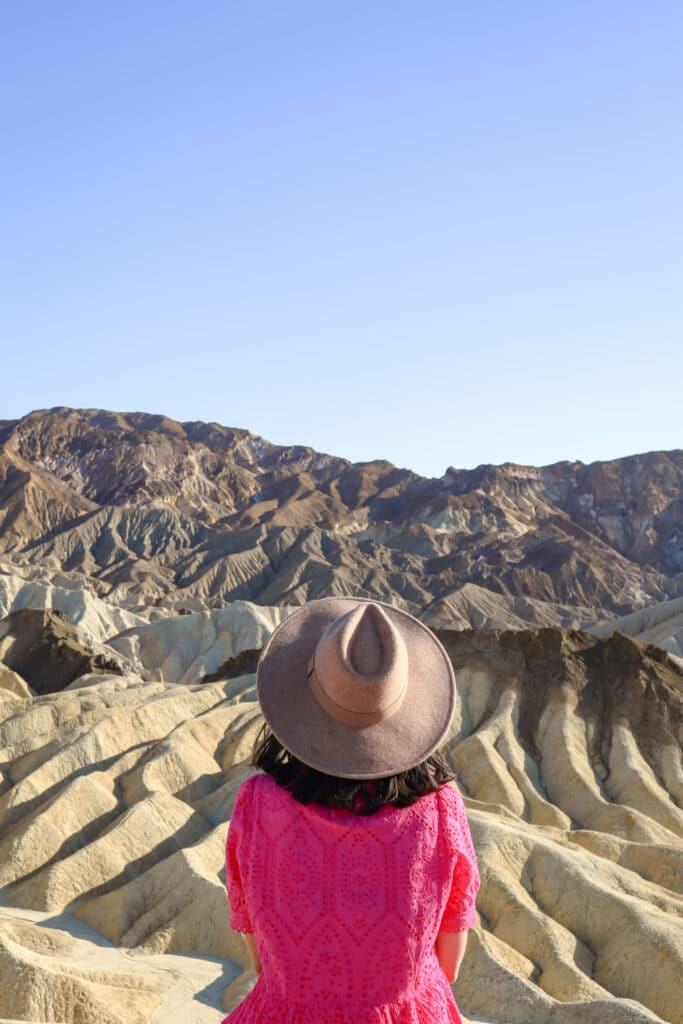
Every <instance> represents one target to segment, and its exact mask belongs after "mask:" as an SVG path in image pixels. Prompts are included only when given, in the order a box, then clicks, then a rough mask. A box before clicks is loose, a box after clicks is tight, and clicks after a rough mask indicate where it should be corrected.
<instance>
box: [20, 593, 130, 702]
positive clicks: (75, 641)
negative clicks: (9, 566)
mask: <svg viewBox="0 0 683 1024" xmlns="http://www.w3.org/2000/svg"><path fill="white" fill-rule="evenodd" d="M0 659H1V660H2V662H3V663H4V664H5V665H6V666H7V668H9V669H12V670H14V671H15V672H17V673H18V674H19V675H20V676H21V677H22V678H23V679H24V680H25V681H26V683H28V685H29V686H30V687H31V688H32V690H33V691H34V692H35V693H55V692H57V691H58V690H63V689H64V688H65V687H66V686H68V685H69V683H71V682H73V681H74V680H75V679H77V678H78V677H79V676H81V675H84V674H85V673H90V672H121V673H123V672H126V671H128V670H130V669H131V668H132V665H131V663H130V661H129V660H128V659H126V658H125V657H122V656H121V655H120V654H119V653H118V652H116V651H114V650H113V649H111V648H109V647H107V646H106V645H105V644H89V643H88V642H87V641H86V640H85V639H84V638H83V637H81V636H80V635H79V633H78V630H77V629H76V627H75V626H73V625H72V624H71V623H70V622H69V621H68V620H67V618H66V616H65V615H64V613H63V612H61V611H60V610H59V609H54V610H52V611H41V610H39V609H35V608H21V609H19V610H18V611H14V612H10V614H9V615H8V616H7V617H6V618H5V619H2V620H0Z"/></svg>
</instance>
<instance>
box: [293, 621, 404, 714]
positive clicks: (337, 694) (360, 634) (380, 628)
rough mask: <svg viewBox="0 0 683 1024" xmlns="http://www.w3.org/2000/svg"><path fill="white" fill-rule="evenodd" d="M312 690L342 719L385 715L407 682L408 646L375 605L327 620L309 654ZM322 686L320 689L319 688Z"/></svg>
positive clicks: (394, 706)
mask: <svg viewBox="0 0 683 1024" xmlns="http://www.w3.org/2000/svg"><path fill="white" fill-rule="evenodd" d="M312 660H313V667H314V677H315V678H314V683H315V686H314V693H315V695H316V697H317V699H318V700H319V701H320V698H321V697H322V698H323V702H324V706H325V709H326V710H327V711H328V712H329V713H330V714H332V715H334V716H335V717H337V718H339V719H340V720H341V721H347V722H349V724H351V720H353V719H354V718H356V716H358V721H357V724H362V722H363V716H367V718H368V720H369V719H370V718H377V716H379V718H380V719H381V718H387V717H389V715H391V714H393V713H394V712H395V711H397V710H398V708H399V706H400V703H401V700H402V698H403V695H404V693H405V691H406V687H407V684H408V650H407V647H406V644H405V641H404V639H403V637H402V636H401V633H400V632H399V630H398V629H397V628H396V626H395V625H394V623H393V622H392V621H391V620H390V619H389V617H388V616H387V614H386V612H385V611H384V610H383V609H382V608H381V607H380V605H378V604H373V603H372V602H367V603H364V604H362V605H359V606H357V607H356V608H353V609H352V610H351V611H349V612H347V613H346V614H344V615H341V616H339V618H337V619H335V621H334V622H332V623H330V625H329V626H328V627H327V629H326V630H325V631H324V633H323V634H322V636H321V637H320V639H319V640H318V643H317V645H316V648H315V653H314V656H313V659H312ZM321 690H322V693H321V692H320V691H321Z"/></svg>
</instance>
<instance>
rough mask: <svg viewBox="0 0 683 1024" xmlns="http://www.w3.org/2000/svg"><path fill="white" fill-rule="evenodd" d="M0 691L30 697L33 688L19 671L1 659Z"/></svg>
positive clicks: (25, 697)
mask: <svg viewBox="0 0 683 1024" xmlns="http://www.w3.org/2000/svg"><path fill="white" fill-rule="evenodd" d="M0 691H2V692H6V693H11V694H13V695H14V696H15V697H22V698H24V699H29V698H30V697H31V688H30V687H29V685H28V683H27V682H26V680H25V679H22V678H21V676H20V675H19V673H18V672H15V671H14V670H13V669H11V668H8V666H7V665H5V664H3V662H1V661H0Z"/></svg>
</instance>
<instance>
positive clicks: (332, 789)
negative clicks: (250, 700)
mask: <svg viewBox="0 0 683 1024" xmlns="http://www.w3.org/2000/svg"><path fill="white" fill-rule="evenodd" d="M250 763H251V764H252V765H253V766H254V767H255V768H260V769H261V771H264V772H267V773H268V775H272V777H273V778H274V779H275V781H276V782H277V783H278V785H279V786H282V788H283V789H286V790H288V791H289V792H290V793H291V794H292V796H293V797H294V799H295V800H298V801H299V803H302V804H310V803H316V804H322V805H323V807H345V808H346V809H347V810H349V811H353V812H354V814H374V813H375V812H376V811H378V810H379V809H380V808H381V807H384V805H385V804H392V805H393V806H394V807H409V806H410V804H413V803H415V801H416V800H417V799H418V798H419V797H421V796H424V794H425V793H434V792H436V791H437V790H438V789H440V788H441V787H442V786H443V785H445V784H446V783H447V782H452V781H453V780H454V779H455V778H456V776H455V773H454V772H453V771H452V769H451V767H450V765H449V764H448V762H447V761H446V759H445V757H444V755H443V753H442V752H441V751H440V750H436V751H435V752H434V753H433V754H430V756H429V757H428V758H426V759H425V760H424V761H422V762H421V763H420V764H418V765H416V766H415V767H414V768H409V769H408V770H407V771H404V772H398V773H397V774H395V775H388V776H386V777H385V778H381V779H340V778H337V776H335V775H327V774H325V772H321V771H318V769H317V768H311V767H309V765H307V764H304V763H303V762H302V761H300V760H299V758H298V757H296V756H295V755H294V754H292V753H290V751H289V750H287V748H286V747H284V746H283V745H282V743H280V741H279V740H278V739H277V737H276V736H274V734H273V732H272V731H271V729H270V727H269V726H268V723H267V722H264V723H263V725H262V726H261V729H260V731H259V733H258V735H257V736H256V739H255V741H254V749H253V754H252V759H251V762H250Z"/></svg>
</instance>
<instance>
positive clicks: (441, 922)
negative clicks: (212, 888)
mask: <svg viewBox="0 0 683 1024" xmlns="http://www.w3.org/2000/svg"><path fill="white" fill-rule="evenodd" d="M479 886H480V879H479V871H478V866H477V858H476V854H475V851H474V847H473V844H472V837H471V835H470V829H469V825H468V822H467V816H466V813H465V806H464V804H463V800H462V796H461V795H460V793H459V791H458V789H457V788H456V787H455V786H453V785H446V786H443V787H442V788H441V789H440V790H439V791H438V792H437V793H428V794H426V795H425V796H423V797H420V798H419V800H417V801H416V803H414V804H412V805H411V806H410V807H390V806H385V807H382V808H381V809H380V810H379V811H378V812H377V813H376V814H372V815H368V816H364V815H355V814H353V813H352V812H351V811H349V810H346V809H342V808H339V809H337V808H328V807H321V806H320V805H318V804H300V803H299V802H298V801H296V800H295V799H294V798H293V797H292V796H291V794H290V793H288V792H287V791H286V790H284V789H282V788H281V787H280V786H278V784H277V783H276V782H275V780H274V779H273V778H272V777H271V776H269V775H264V774H257V775H253V776H251V777H250V778H249V779H247V780H246V781H245V782H244V783H242V785H241V786H240V789H239V790H238V793H237V797H236V800H235V805H234V809H233V814H232V818H231V820H230V826H229V829H228V837H227V844H226V890H227V897H228V903H229V910H230V925H231V927H232V928H233V930H234V931H238V932H251V933H253V935H254V939H255V942H256V947H257V949H258V952H259V957H260V959H261V964H262V968H263V969H262V972H261V974H260V975H259V977H258V981H257V983H256V985H255V986H254V988H253V989H252V991H251V992H250V993H249V995H248V996H247V997H246V998H245V999H244V1000H243V1001H242V1002H241V1003H240V1005H239V1006H237V1007H236V1008H235V1009H234V1010H233V1011H232V1012H231V1013H230V1014H228V1016H227V1017H225V1018H224V1020H223V1024H461V1017H460V1014H459V1013H458V1009H457V1005H456V1002H455V999H454V997H453V993H452V991H451V988H450V986H449V984H448V982H447V980H446V977H445V975H444V974H443V971H442V970H441V968H440V966H439V964H438V961H437V959H436V954H435V952H434V942H435V940H436V936H437V933H438V932H439V931H445V932H461V931H466V930H467V929H469V928H471V927H472V926H473V925H474V924H476V923H477V912H476V907H475V900H476V895H477V892H478V890H479Z"/></svg>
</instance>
